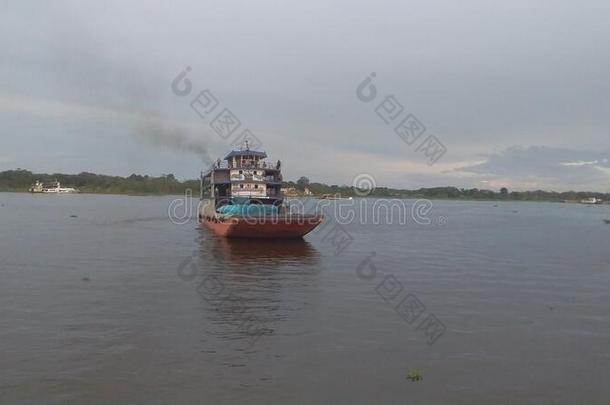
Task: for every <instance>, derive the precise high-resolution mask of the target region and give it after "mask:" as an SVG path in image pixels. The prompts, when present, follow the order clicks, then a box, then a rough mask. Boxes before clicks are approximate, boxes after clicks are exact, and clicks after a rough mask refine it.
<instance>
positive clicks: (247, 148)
mask: <svg viewBox="0 0 610 405" xmlns="http://www.w3.org/2000/svg"><path fill="white" fill-rule="evenodd" d="M246 150H250V147H249V146H248V140H247V139H246Z"/></svg>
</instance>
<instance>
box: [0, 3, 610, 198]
mask: <svg viewBox="0 0 610 405" xmlns="http://www.w3.org/2000/svg"><path fill="white" fill-rule="evenodd" d="M609 21H610V2H608V1H607V0H590V1H587V2H584V3H583V2H575V1H567V0H565V1H564V0H555V1H532V0H527V1H515V0H511V1H430V0H425V1H396V2H393V1H374V2H373V1H371V2H356V1H317V0H313V1H312V0H310V1H303V0H300V1H210V2H208V1H202V0H197V1H172V2H167V1H165V2H160V1H159V2H153V1H146V2H145V1H131V2H129V1H116V2H115V1H95V2H81V1H53V2H48V4H45V3H44V2H38V1H36V2H33V1H32V2H30V1H27V0H19V1H8V2H7V1H3V2H2V3H1V4H0V46H1V49H2V58H0V120H1V122H2V124H1V126H0V136H1V141H0V170H7V169H14V168H17V167H21V168H26V169H29V170H33V171H43V172H69V173H78V172H81V171H92V172H97V173H105V174H118V175H129V174H131V173H142V174H150V175H159V174H162V173H174V174H175V175H176V176H178V177H180V178H195V177H197V175H198V173H199V171H200V170H202V169H203V168H204V166H205V164H207V163H205V162H206V159H208V158H207V157H205V156H204V155H207V156H209V158H211V159H214V160H215V159H216V158H217V157H219V156H220V157H222V156H224V154H226V153H227V152H228V151H229V150H230V149H231V143H232V142H233V141H234V138H236V137H237V136H238V135H239V134H240V133H241V132H242V131H243V130H245V129H249V130H250V131H251V132H252V133H253V134H254V135H255V136H256V137H257V138H259V139H260V140H261V141H262V143H263V147H262V148H263V149H265V150H266V151H267V153H268V154H269V156H270V158H271V159H273V160H277V159H281V160H282V162H283V167H284V175H285V178H288V179H296V178H298V177H299V176H301V175H305V176H308V177H309V178H310V179H311V180H312V181H321V182H326V183H335V184H351V183H352V179H353V178H354V177H355V176H356V175H358V174H361V173H367V174H369V175H371V176H373V177H374V178H375V180H376V182H377V185H380V186H382V185H385V186H393V187H401V188H414V187H426V186H444V185H454V186H458V187H478V188H492V189H498V188H500V187H504V186H506V187H508V188H509V189H511V190H515V189H538V188H542V189H549V190H550V189H554V190H567V189H575V190H595V191H604V192H609V191H610V136H609V135H610V24H609V23H608V22H609ZM187 66H188V67H190V72H188V74H187V76H186V77H187V78H188V80H189V81H190V84H191V92H190V93H189V94H187V95H184V96H179V95H176V94H175V93H174V92H173V91H172V81H173V80H174V79H175V78H176V76H177V75H179V74H180V73H181V72H182V71H183V70H184V69H185V68H186V67H187ZM372 72H374V73H375V77H374V78H373V80H372V82H371V84H372V85H373V86H374V88H375V90H376V98H375V99H374V100H372V101H370V102H364V101H362V100H361V99H360V98H359V97H358V96H357V88H358V86H359V85H360V84H361V83H362V82H363V80H365V79H366V78H367V77H368V76H369V75H370V74H371V73H372ZM181 83H183V82H181ZM180 88H182V87H180ZM205 89H207V90H209V91H210V93H209V94H212V95H213V96H214V97H216V99H217V100H218V102H219V104H218V106H217V108H216V109H215V110H213V111H212V112H211V113H210V114H209V115H204V116H203V117H201V116H199V115H198V114H197V113H196V112H195V111H194V110H193V109H192V108H191V105H190V103H191V101H192V100H193V99H194V98H196V97H197V96H198V95H199V94H200V92H201V91H202V90H205ZM366 89H369V87H368V86H367V87H366ZM369 90H370V89H369ZM387 96H393V97H394V100H396V101H398V102H399V103H400V104H401V105H402V107H403V111H402V113H401V114H400V115H397V117H394V114H390V115H391V117H389V118H388V117H386V118H388V120H389V123H387V124H386V123H385V122H384V120H383V119H381V118H380V116H378V114H377V113H376V108H377V106H378V105H379V104H380V103H381V102H383V101H384V100H385V98H386V97H387ZM224 108H228V109H229V110H230V111H232V112H233V114H234V115H235V117H237V119H239V121H240V122H241V125H240V127H239V128H237V129H236V130H235V132H234V133H233V134H232V135H231V136H229V138H228V139H223V138H222V137H221V136H219V135H218V134H217V133H216V132H214V131H213V130H212V129H211V127H210V122H211V121H212V120H213V119H214V117H215V116H216V115H217V113H220V112H221V110H222V109H224ZM394 111H398V110H394ZM408 114H412V115H413V116H415V117H416V118H417V119H418V120H419V122H420V123H421V124H422V125H423V126H424V127H425V132H424V133H423V135H421V136H420V137H419V138H417V140H416V141H414V142H413V144H411V145H409V144H408V143H407V142H405V141H404V140H403V139H402V138H400V137H399V136H398V135H397V134H396V133H395V132H394V127H395V126H396V125H397V124H398V123H399V121H401V120H402V119H403V117H405V116H407V115H408ZM394 118H395V120H392V119H394ZM429 135H434V136H435V137H436V139H438V140H439V141H440V142H441V143H442V144H443V145H444V146H445V148H446V152H445V153H444V155H442V156H441V157H440V158H439V159H438V160H437V161H436V162H435V163H434V164H429V163H430V158H428V157H427V156H426V155H425V153H424V152H425V149H422V148H419V149H418V145H420V144H422V142H424V143H425V140H426V139H429V138H428V136H429Z"/></svg>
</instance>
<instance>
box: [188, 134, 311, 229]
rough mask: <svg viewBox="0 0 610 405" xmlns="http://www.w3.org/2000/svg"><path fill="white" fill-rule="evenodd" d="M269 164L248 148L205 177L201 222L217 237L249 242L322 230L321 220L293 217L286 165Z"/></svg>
mask: <svg viewBox="0 0 610 405" xmlns="http://www.w3.org/2000/svg"><path fill="white" fill-rule="evenodd" d="M266 159H267V154H266V153H265V152H263V151H256V150H250V149H249V147H248V145H247V143H246V145H245V147H244V148H242V149H240V150H233V151H231V152H230V153H229V154H227V156H225V158H224V159H223V160H222V161H221V160H220V159H218V160H217V161H216V163H215V164H214V166H213V167H212V168H211V169H210V170H208V171H207V172H205V173H202V176H201V200H202V204H200V208H199V221H200V222H201V223H202V224H204V225H206V226H207V227H208V228H210V229H211V230H213V231H214V232H215V233H216V234H219V235H222V236H228V237H243V238H285V237H302V236H304V235H305V234H307V233H309V232H310V231H311V230H313V229H314V228H315V227H316V226H317V225H319V224H320V222H321V221H322V217H321V216H319V215H305V214H302V213H301V214H290V213H288V212H287V209H286V206H285V205H284V196H283V194H282V192H281V186H282V173H281V166H282V164H281V162H280V161H279V160H278V161H277V162H276V163H270V162H268V161H267V160H266Z"/></svg>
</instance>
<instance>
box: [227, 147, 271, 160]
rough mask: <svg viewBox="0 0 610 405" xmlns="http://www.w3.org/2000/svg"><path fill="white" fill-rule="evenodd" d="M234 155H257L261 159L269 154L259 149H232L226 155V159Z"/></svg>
mask: <svg viewBox="0 0 610 405" xmlns="http://www.w3.org/2000/svg"><path fill="white" fill-rule="evenodd" d="M233 156H256V157H259V158H261V159H264V158H266V157H267V154H266V153H265V152H260V151H257V150H248V149H245V150H232V151H231V152H230V153H229V154H228V155H227V156H225V160H229V159H231V158H232V157H233Z"/></svg>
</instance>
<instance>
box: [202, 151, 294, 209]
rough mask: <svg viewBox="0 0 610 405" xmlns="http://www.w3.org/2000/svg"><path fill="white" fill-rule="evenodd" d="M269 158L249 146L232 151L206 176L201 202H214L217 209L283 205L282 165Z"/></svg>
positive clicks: (203, 175)
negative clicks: (243, 204) (239, 205)
mask: <svg viewBox="0 0 610 405" xmlns="http://www.w3.org/2000/svg"><path fill="white" fill-rule="evenodd" d="M266 158H267V154H266V153H265V152H263V151H255V150H250V149H249V148H248V146H247V145H246V147H245V148H244V149H241V150H233V151H231V152H230V153H229V154H228V155H227V156H225V157H224V159H223V160H222V161H221V160H220V159H218V160H217V161H216V163H215V164H214V165H213V167H212V168H211V169H210V170H209V171H208V172H206V173H204V174H202V177H201V198H202V199H213V200H214V202H215V207H216V208H220V207H221V206H223V205H227V204H235V203H238V202H239V203H249V204H265V205H267V204H272V205H276V206H279V205H281V203H282V200H283V197H282V193H281V185H282V174H281V162H280V161H279V160H278V161H277V162H276V163H275V164H272V163H270V162H267V161H266Z"/></svg>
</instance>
